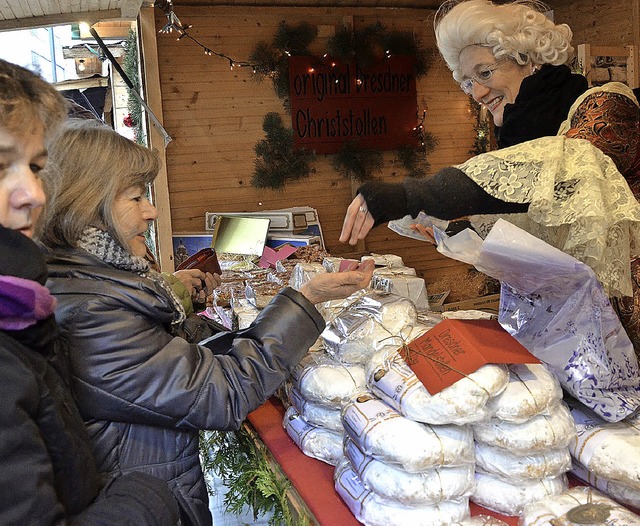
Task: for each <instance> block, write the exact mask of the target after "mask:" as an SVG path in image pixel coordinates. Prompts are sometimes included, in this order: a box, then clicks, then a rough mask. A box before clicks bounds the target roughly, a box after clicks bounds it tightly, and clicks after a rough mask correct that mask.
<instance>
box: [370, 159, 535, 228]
mask: <svg viewBox="0 0 640 526" xmlns="http://www.w3.org/2000/svg"><path fill="white" fill-rule="evenodd" d="M358 192H359V193H360V194H362V196H363V197H364V199H365V201H366V202H367V207H368V209H369V211H370V212H371V215H372V216H373V219H374V220H375V225H376V226H377V225H379V224H381V223H385V222H386V221H391V220H392V219H400V218H401V217H404V216H405V215H407V214H409V215H411V216H412V217H416V216H417V215H418V214H419V213H420V211H423V212H424V213H425V214H427V215H430V216H434V217H437V218H439V219H446V220H451V219H457V218H459V217H463V216H467V215H473V214H507V213H518V212H526V211H527V209H528V207H529V205H528V203H524V204H521V203H507V202H505V201H501V200H500V199H497V198H495V197H493V196H491V195H489V194H488V193H487V192H485V191H484V190H483V189H482V188H481V187H480V186H479V185H477V184H476V183H475V182H474V181H472V180H471V179H470V178H469V177H467V176H466V174H465V173H464V172H463V171H461V170H459V169H457V168H454V167H447V168H443V169H442V170H440V171H439V172H438V173H436V174H435V175H434V176H433V177H430V178H427V179H415V178H412V177H408V178H407V179H405V180H404V181H403V182H402V183H399V184H394V183H382V182H370V183H366V184H365V185H363V186H362V187H360V188H359V189H358Z"/></svg>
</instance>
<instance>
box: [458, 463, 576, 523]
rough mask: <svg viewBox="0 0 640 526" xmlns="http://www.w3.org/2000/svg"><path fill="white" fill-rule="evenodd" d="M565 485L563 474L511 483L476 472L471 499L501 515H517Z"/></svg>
mask: <svg viewBox="0 0 640 526" xmlns="http://www.w3.org/2000/svg"><path fill="white" fill-rule="evenodd" d="M567 487H568V482H567V477H566V475H560V476H558V477H553V478H544V479H536V480H527V481H520V482H517V483H512V482H509V481H507V480H504V479H502V478H500V477H495V476H493V475H487V474H485V473H476V486H475V489H474V490H473V493H472V494H471V500H472V501H473V502H475V503H476V504H479V505H480V506H483V507H485V508H487V509H489V510H493V511H497V512H498V513H502V514H503V515H519V514H520V513H521V512H522V510H523V509H524V507H525V506H526V505H527V504H529V503H530V502H534V501H537V500H541V499H546V498H547V497H549V496H550V495H557V494H559V493H562V492H563V491H565V490H566V489H567Z"/></svg>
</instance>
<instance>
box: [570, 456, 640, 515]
mask: <svg viewBox="0 0 640 526" xmlns="http://www.w3.org/2000/svg"><path fill="white" fill-rule="evenodd" d="M571 474H572V475H573V476H575V477H577V478H579V479H580V480H582V481H584V482H586V483H587V484H589V485H591V486H593V487H594V488H596V489H598V490H600V491H601V492H602V493H603V494H604V495H605V496H607V497H609V498H611V499H613V500H615V501H616V502H619V503H620V504H623V505H626V506H631V507H632V508H636V509H640V490H637V489H635V488H631V487H629V486H626V485H625V484H622V483H620V482H613V481H611V480H607V479H604V478H602V477H597V476H596V475H594V474H593V473H592V472H590V471H589V470H588V469H587V468H585V467H584V466H583V465H582V464H580V463H578V462H575V461H574V463H573V466H572V468H571Z"/></svg>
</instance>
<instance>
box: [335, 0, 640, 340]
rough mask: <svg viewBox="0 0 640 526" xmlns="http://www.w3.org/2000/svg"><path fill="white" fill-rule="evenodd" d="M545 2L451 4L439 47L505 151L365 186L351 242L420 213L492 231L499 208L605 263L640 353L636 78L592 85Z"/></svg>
mask: <svg viewBox="0 0 640 526" xmlns="http://www.w3.org/2000/svg"><path fill="white" fill-rule="evenodd" d="M544 9H545V8H544V6H543V5H542V4H540V3H539V2H531V1H520V2H512V3H506V4H500V5H498V4H494V3H492V2H490V1H489V0H463V1H459V0H453V1H449V2H445V4H443V5H442V6H441V8H440V10H439V11H438V14H437V16H436V20H435V33H436V39H437V44H438V49H439V50H440V53H441V54H442V56H443V58H444V60H445V62H446V63H447V65H448V67H449V68H450V69H451V71H452V73H453V77H454V79H455V80H456V81H457V82H458V83H459V84H460V87H461V88H462V90H463V91H464V92H465V93H467V94H469V95H470V96H472V97H473V98H474V100H475V101H477V102H478V103H480V104H482V105H483V106H485V107H486V108H487V109H488V110H489V112H491V115H492V116H493V120H494V124H495V125H496V137H497V143H498V146H499V149H498V150H496V151H494V152H489V153H485V154H481V155H478V156H476V157H474V158H472V159H470V160H468V161H466V162H465V163H463V164H462V165H459V166H456V167H448V168H445V169H443V170H441V171H440V172H438V173H436V174H435V175H434V176H433V177H431V178H427V179H413V178H408V179H406V180H404V181H403V182H402V183H400V184H390V183H383V182H371V183H367V184H365V185H364V186H362V187H361V188H360V189H359V190H358V194H357V195H356V197H355V199H354V200H353V202H352V203H351V204H350V205H349V208H348V210H347V213H346V216H345V220H344V225H343V229H342V233H341V236H340V240H341V241H342V242H349V243H351V244H355V243H356V242H357V241H358V240H359V239H363V238H364V237H365V236H366V235H367V233H368V232H369V230H370V229H371V228H372V227H374V226H377V225H379V224H381V223H384V222H386V221H389V220H391V219H398V218H401V217H404V216H405V215H407V214H409V215H411V216H412V217H416V216H417V215H418V213H419V212H420V211H424V212H425V213H427V214H429V215H431V216H435V217H438V218H441V219H446V220H455V219H458V218H461V217H467V216H470V217H469V219H470V221H471V225H472V226H473V227H474V228H475V229H476V230H477V231H478V232H479V233H480V234H481V235H486V233H487V232H488V230H489V229H490V227H491V226H492V224H493V223H494V222H495V220H496V219H497V217H498V215H505V214H510V215H509V217H508V220H509V221H511V222H513V223H515V224H517V225H518V226H520V227H521V228H523V229H525V230H527V231H528V232H530V233H532V234H533V235H535V236H537V237H539V238H541V239H543V240H544V241H546V242H548V243H550V244H551V245H553V246H555V247H557V248H559V249H561V250H563V251H565V252H567V253H568V254H570V255H572V256H574V257H576V258H577V259H579V260H581V261H583V262H584V263H586V264H588V265H589V266H590V267H592V268H593V270H594V271H595V273H596V275H597V276H598V279H599V280H600V281H601V283H602V285H603V286H604V287H605V289H606V290H607V292H608V293H609V295H610V297H612V298H614V302H615V304H616V305H617V307H618V312H619V315H620V317H621V320H622V322H623V325H625V328H626V329H627V332H628V333H629V336H630V337H631V339H632V340H633V342H634V346H635V348H636V352H638V350H640V323H639V321H638V318H640V314H639V313H640V307H636V312H635V314H634V310H633V303H634V299H633V296H634V295H636V300H635V301H636V303H637V304H638V305H639V306H640V297H639V296H638V295H637V292H636V291H637V286H636V284H635V282H636V278H635V274H636V273H637V272H636V264H635V263H634V256H636V255H637V253H638V251H637V248H636V247H640V234H639V232H640V227H639V226H638V225H640V206H639V205H638V203H637V201H636V199H635V198H634V193H636V194H637V195H640V182H639V179H640V178H639V177H638V175H639V173H640V170H639V166H640V163H639V160H640V159H639V158H640V155H639V153H640V141H639V135H640V126H639V124H640V110H639V108H638V102H637V100H636V98H635V96H634V93H633V91H632V90H631V89H629V88H628V87H627V86H625V85H624V84H620V83H617V82H611V83H608V84H606V85H604V86H600V87H596V88H592V89H589V88H588V83H587V80H586V79H585V78H584V77H583V76H582V75H578V74H575V73H572V71H571V69H570V67H569V66H568V64H569V63H570V62H571V60H572V59H573V52H574V49H573V47H572V45H571V38H572V32H571V29H570V28H569V27H568V26H567V25H565V24H555V23H554V22H552V21H551V20H549V19H548V18H547V17H546V16H545V14H544ZM575 139H584V140H575ZM632 191H633V192H634V193H632ZM423 231H424V229H423ZM632 274H633V279H632Z"/></svg>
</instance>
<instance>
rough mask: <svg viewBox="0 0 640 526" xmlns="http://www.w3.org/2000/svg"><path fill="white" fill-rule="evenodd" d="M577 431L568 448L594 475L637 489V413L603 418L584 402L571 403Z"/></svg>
mask: <svg viewBox="0 0 640 526" xmlns="http://www.w3.org/2000/svg"><path fill="white" fill-rule="evenodd" d="M571 415H572V417H573V419H574V421H575V424H576V427H577V430H578V433H577V435H576V438H575V439H574V440H572V441H571V443H570V444H569V451H570V452H571V455H572V456H573V458H575V459H576V460H577V461H578V462H580V463H581V464H582V465H584V466H586V467H587V469H588V470H589V471H590V472H592V473H593V474H594V475H596V476H598V477H601V478H604V479H606V480H609V481H611V482H617V483H619V484H623V485H625V486H628V487H629V488H633V489H635V490H638V491H640V417H635V418H631V419H628V420H624V421H622V422H617V423H609V422H605V421H604V420H603V419H602V418H600V417H599V416H598V415H596V414H595V413H594V412H592V411H591V410H589V409H587V408H586V407H584V406H577V405H574V404H572V405H571Z"/></svg>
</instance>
